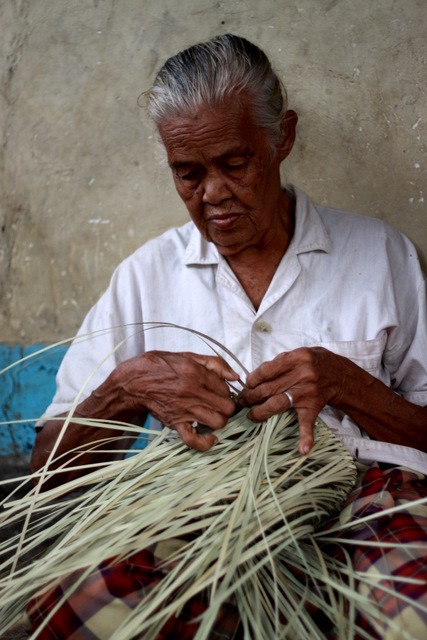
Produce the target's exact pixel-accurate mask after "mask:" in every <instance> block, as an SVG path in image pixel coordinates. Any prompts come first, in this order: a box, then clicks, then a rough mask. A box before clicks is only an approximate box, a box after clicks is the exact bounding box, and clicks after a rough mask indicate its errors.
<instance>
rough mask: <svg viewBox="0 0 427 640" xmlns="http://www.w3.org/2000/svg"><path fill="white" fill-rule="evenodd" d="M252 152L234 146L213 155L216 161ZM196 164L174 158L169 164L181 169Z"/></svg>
mask: <svg viewBox="0 0 427 640" xmlns="http://www.w3.org/2000/svg"><path fill="white" fill-rule="evenodd" d="M253 155H254V154H253V152H252V151H250V149H249V147H244V148H243V149H242V147H236V148H235V149H229V150H228V151H226V152H225V153H222V154H221V155H220V156H217V157H215V161H216V162H221V161H223V160H227V159H228V158H233V157H239V158H246V157H251V156H253ZM196 164H198V163H197V162H193V161H191V160H175V162H172V163H171V164H170V165H169V166H170V167H171V169H182V168H184V167H192V166H195V165H196Z"/></svg>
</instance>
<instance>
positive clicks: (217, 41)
mask: <svg viewBox="0 0 427 640" xmlns="http://www.w3.org/2000/svg"><path fill="white" fill-rule="evenodd" d="M148 106H149V110H150V113H151V115H152V117H153V118H154V121H155V123H156V125H157V127H158V131H159V133H160V137H161V139H162V142H163V145H164V147H165V150H166V153H167V157H168V162H169V166H170V168H171V171H172V176H173V180H174V183H175V187H176V189H177V191H178V194H179V195H180V197H181V198H182V200H183V201H184V203H185V205H186V207H187V210H188V212H189V215H190V218H191V221H190V222H188V223H187V224H185V225H184V226H183V227H181V228H178V229H172V230H170V231H168V232H166V233H165V234H163V235H162V236H161V237H159V238H157V239H155V240H153V241H150V242H148V243H147V244H146V245H144V246H143V247H141V248H140V249H139V250H138V251H136V253H135V254H134V255H132V256H131V257H129V258H128V259H127V260H125V261H124V262H123V263H122V264H121V265H120V266H119V267H118V269H117V270H116V271H115V273H114V275H113V278H112V280H111V283H110V286H109V288H108V290H107V291H106V292H105V294H104V295H103V296H102V298H101V299H100V300H99V302H98V303H97V304H96V305H95V306H94V307H93V309H92V310H91V311H90V313H89V314H88V316H87V317H86V319H85V321H84V323H83V325H82V328H81V330H80V335H81V336H82V337H81V338H80V339H77V340H76V341H75V342H74V344H73V345H72V347H71V348H70V349H69V351H68V353H67V355H66V357H65V359H64V362H63V364H62V366H61V369H60V371H59V374H58V387H57V393H56V395H55V398H54V400H53V403H52V405H51V406H50V407H49V409H48V410H47V412H46V419H45V420H46V421H45V423H44V425H43V427H42V428H41V430H40V431H39V433H38V435H37V440H36V445H35V448H34V453H33V468H34V469H38V468H40V467H41V466H42V465H43V464H44V463H45V461H46V459H47V457H48V455H49V452H50V451H51V450H52V448H53V447H54V445H55V442H56V440H57V437H58V433H59V431H60V429H61V423H60V422H58V421H57V420H56V421H49V419H48V418H49V416H59V415H63V414H64V413H65V412H66V411H67V410H68V409H69V408H70V406H71V404H72V403H73V401H74V399H75V397H76V396H77V394H78V393H79V392H80V390H81V389H82V386H83V384H84V388H83V392H82V396H81V397H82V398H83V399H82V400H81V401H80V403H79V404H78V406H77V408H76V410H75V415H76V416H78V417H79V418H83V419H84V418H103V419H114V420H125V421H140V420H144V419H145V417H146V416H147V415H148V414H150V415H151V416H153V417H154V419H156V420H157V421H158V422H159V423H162V424H167V425H168V426H170V427H172V428H173V429H175V430H176V431H177V433H178V434H179V436H180V438H181V439H182V440H183V441H184V442H185V443H186V444H187V445H188V446H189V447H192V448H194V449H197V450H200V451H204V450H207V449H209V448H210V447H212V446H214V445H215V443H216V437H215V431H216V430H218V429H221V428H223V427H224V426H225V424H226V422H227V420H228V418H229V417H230V416H231V415H232V414H233V412H234V411H235V404H234V402H233V401H232V400H231V399H230V393H229V386H228V384H227V382H232V381H235V380H238V378H239V372H236V371H235V370H234V368H232V367H231V366H230V364H228V363H227V362H226V361H225V360H222V359H220V358H218V357H216V356H212V355H209V352H208V350H207V348H206V346H205V345H204V344H203V343H202V342H200V341H199V342H196V339H195V337H194V336H193V335H192V334H189V333H186V332H183V331H178V330H173V329H163V330H154V329H153V330H150V331H146V332H143V331H141V329H140V326H141V324H140V323H144V322H155V321H164V322H167V323H176V324H179V325H183V326H186V327H191V328H193V329H195V330H197V331H201V332H203V333H205V334H208V335H210V336H212V337H214V338H215V339H217V340H219V341H220V342H222V343H223V344H224V345H226V346H227V347H228V349H230V350H231V351H232V352H233V353H234V354H235V355H236V356H237V357H238V358H239V359H240V360H241V362H242V363H243V364H244V365H245V366H246V367H247V369H248V370H249V371H251V373H250V374H249V375H248V376H247V379H246V380H245V388H244V391H243V393H242V395H241V403H242V404H243V405H246V406H250V407H251V410H250V413H249V416H250V417H251V419H252V420H254V421H262V420H265V419H266V418H268V417H269V416H271V415H273V414H275V413H278V412H281V411H285V410H287V409H289V407H290V406H291V407H292V406H293V407H295V410H296V412H297V415H298V419H299V429H300V444H299V449H300V452H301V454H305V453H307V452H308V451H309V450H310V448H311V446H312V444H313V425H314V422H315V419H316V417H317V416H318V415H319V414H320V415H321V416H322V418H323V419H324V421H325V422H326V423H327V424H328V425H329V426H330V427H331V428H332V429H333V430H334V431H335V432H336V433H337V435H338V436H339V437H340V438H341V440H342V442H343V444H344V445H345V446H346V447H347V448H348V449H349V450H350V451H351V452H352V453H353V455H354V456H355V457H356V458H357V459H359V460H360V461H362V462H363V463H365V464H367V465H368V470H367V472H366V474H367V475H366V476H365V479H364V480H363V479H362V485H361V486H362V490H363V486H364V484H363V483H364V482H365V485H366V483H369V482H371V481H372V476H369V473H371V474H372V473H374V474H375V478H376V482H379V483H380V484H381V491H385V490H387V491H388V490H390V491H391V489H389V484H390V474H391V473H392V472H395V467H400V471H399V478H400V485H399V486H400V487H401V489H402V490H403V487H405V491H406V490H408V491H409V493H408V494H407V495H408V496H409V499H415V498H417V497H418V496H419V495H421V493H417V492H416V491H415V490H414V489H413V488H411V489H407V487H409V486H410V485H411V483H412V482H413V480H414V478H416V479H417V481H418V483H419V486H420V487H422V486H424V487H425V483H424V485H423V481H424V476H423V474H424V473H426V472H427V455H426V453H423V451H424V452H425V451H426V427H427V406H426V405H427V314H426V296H425V282H424V278H423V276H422V273H421V270H420V267H419V264H418V261H417V258H416V252H415V250H414V248H413V246H412V244H411V243H410V242H409V241H408V239H407V238H405V237H404V236H403V235H402V234H401V233H399V232H398V231H396V230H394V229H392V228H390V227H388V226H387V225H385V224H384V223H382V222H380V221H379V220H374V219H369V218H366V217H363V216H357V215H354V214H349V213H346V212H342V211H336V210H332V209H328V208H325V207H319V206H316V205H314V204H313V203H312V202H311V201H310V200H309V198H308V197H307V196H306V195H305V194H304V193H302V192H301V191H300V190H298V189H297V188H296V187H293V186H291V185H286V186H282V184H281V180H280V172H279V170H280V165H281V163H282V161H283V160H285V159H286V157H287V156H288V155H289V153H290V152H291V150H292V146H293V143H294V139H295V129H296V125H297V115H296V114H295V112H294V111H291V110H287V106H286V97H285V95H284V92H283V90H282V88H281V84H280V81H279V80H278V78H277V76H276V75H275V73H274V72H273V71H272V69H271V66H270V63H269V61H268V59H267V58H266V56H265V54H264V53H263V52H262V51H260V50H259V49H258V48H257V47H256V46H255V45H253V44H251V43H249V42H248V41H246V40H244V39H242V38H238V37H236V36H232V35H224V36H220V37H218V38H214V39H212V40H211V41H209V42H207V43H204V44H200V45H195V46H193V47H191V48H190V49H188V50H186V51H183V52H180V53H178V54H177V55H175V56H173V57H172V58H170V59H169V60H168V61H167V62H166V63H165V65H164V66H163V67H162V69H161V70H160V71H159V73H158V75H157V77H156V79H155V82H154V85H153V87H152V89H151V91H150V92H149V94H148ZM107 329H110V330H109V331H107ZM87 335H91V336H92V337H91V338H90V341H89V342H88V338H84V339H83V337H84V336H87ZM196 423H200V424H203V425H207V426H208V427H210V429H211V430H210V431H208V432H206V431H203V432H201V431H200V430H198V429H196V428H194V425H195V424H196ZM98 431H99V430H98V429H96V428H94V427H89V426H82V425H81V424H73V423H70V424H69V426H68V428H67V430H66V432H65V434H64V436H63V437H62V439H61V441H60V443H59V444H58V448H57V454H63V453H66V452H67V451H68V450H71V449H73V448H74V447H75V446H77V445H79V446H80V447H82V446H84V445H85V444H90V443H91V442H93V441H96V440H97V439H98V438H99V437H100V436H99V433H98ZM116 433H117V432H116V431H115V432H112V433H111V434H107V436H108V435H115V434H116ZM102 437H106V433H105V430H103V431H102ZM110 446H111V445H109V447H110ZM105 455H106V456H107V455H110V454H107V453H106V454H105ZM93 456H94V454H89V453H88V454H86V457H85V458H84V461H86V462H91V461H92V459H93ZM97 456H98V457H97V458H96V460H97V461H99V453H98V454H97ZM378 463H379V464H378ZM73 473H74V472H73V471H72V470H71V471H70V472H69V474H68V475H69V477H72V475H73ZM405 483H407V484H405ZM421 490H422V489H420V491H421ZM390 496H391V494H390ZM390 499H391V500H392V501H393V500H394V497H393V496H391V497H390ZM408 508H409V507H408ZM412 520H413V528H414V532H413V537H414V540H415V542H416V541H420V540H424V541H425V539H426V534H425V530H423V527H425V524H426V518H425V517H424V518H423V517H422V515H420V514H418V515H417V516H415V515H414V516H413V518H412ZM390 526H391V527H393V526H394V525H393V524H391V525H390ZM411 526H412V525H411ZM394 534H395V540H396V543H397V542H398V541H399V531H397V530H395V531H394ZM416 553H417V558H420V560H419V563H420V564H421V562H422V560H421V556H420V551H419V549H418V550H417V552H416ZM399 562H400V565H402V566H403V565H405V564H407V562H408V558H407V557H406V558H405V557H403V558H401V559H400V560H399ZM356 568H357V563H356ZM392 570H393V571H395V570H396V571H397V570H398V567H396V566H393V567H392ZM423 575H424V574H423ZM417 577H422V576H421V574H420V573H417ZM424 579H427V576H425V575H424ZM421 595H422V594H420V597H421ZM424 596H425V590H424ZM411 597H413V596H411ZM408 608H409V605H408ZM423 624H425V622H424V623H423ZM83 627H84V624H83V623H82V627H81V628H80V627H79V630H78V631H76V633H80V634H81V635H76V636H73V637H76V638H77V637H79V638H80V637H81V638H85V637H86V635H84V630H83V631H82V629H83ZM57 637H63V636H60V635H58V636H57ZM87 637H89V635H88V636H87ZM90 637H93V636H90ZM171 637H172V636H171ZM173 637H180V636H179V635H176V636H173ZM414 637H416V636H414Z"/></svg>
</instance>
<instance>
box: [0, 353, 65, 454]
mask: <svg viewBox="0 0 427 640" xmlns="http://www.w3.org/2000/svg"><path fill="white" fill-rule="evenodd" d="M47 346H48V345H46V344H36V345H31V346H28V347H22V346H19V345H15V346H11V345H1V344H0V372H1V373H0V456H10V455H13V456H19V455H27V454H29V453H30V451H31V449H32V447H33V444H34V438H35V432H34V424H35V421H36V420H37V419H38V418H39V417H40V416H41V415H42V414H43V412H44V410H45V409H46V407H47V406H48V404H49V403H50V401H51V399H52V396H53V394H54V392H55V375H56V372H57V371H58V367H59V365H60V363H61V360H62V358H63V357H64V354H65V352H66V350H67V347H66V346H60V347H55V348H51V349H48V350H47V351H45V352H43V353H41V354H39V355H34V356H33V357H31V358H28V359H27V360H24V361H23V362H21V363H19V364H17V365H16V366H14V367H12V368H10V369H8V370H7V371H3V370H4V369H5V368H6V367H9V365H11V364H14V363H15V362H18V361H20V360H22V359H23V358H26V357H27V356H30V355H31V354H37V352H38V351H40V350H41V349H43V348H45V347H47ZM15 421H18V422H15ZM20 421H22V422H20Z"/></svg>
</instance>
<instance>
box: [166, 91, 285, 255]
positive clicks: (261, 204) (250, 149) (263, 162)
mask: <svg viewBox="0 0 427 640" xmlns="http://www.w3.org/2000/svg"><path fill="white" fill-rule="evenodd" d="M159 132H160V135H161V137H162V140H163V143H164V145H165V148H166V151H167V155H168V161H169V165H170V167H171V169H172V174H173V178H174V181H175V186H176V189H177V191H178V194H179V195H180V197H181V198H182V200H183V201H184V202H185V204H186V207H187V209H188V212H189V214H190V216H191V219H192V220H193V222H194V223H195V225H196V226H197V227H198V229H199V231H200V232H201V234H202V235H203V237H204V238H206V239H207V240H208V241H210V242H213V243H214V244H215V245H216V246H217V248H218V250H219V252H220V253H222V254H223V255H224V256H226V257H231V256H234V255H236V254H239V253H240V252H242V251H245V250H246V249H248V248H250V247H263V246H267V245H268V243H269V241H270V240H271V238H274V235H275V233H276V227H277V225H280V224H281V222H280V214H281V208H283V202H282V200H283V192H282V190H281V187H280V174H279V166H280V162H281V161H282V160H283V158H284V157H285V156H286V155H287V154H288V153H289V151H290V149H291V147H292V143H290V146H289V149H288V150H287V151H284V150H283V149H282V150H279V151H278V152H275V153H274V154H273V153H272V152H271V149H270V147H269V146H268V141H267V138H266V134H265V131H264V130H263V129H262V128H260V127H258V126H255V125H254V123H253V122H252V118H251V116H250V114H249V112H248V110H247V108H245V107H244V106H242V104H240V103H239V101H238V100H235V101H230V102H229V103H227V104H225V105H222V106H220V107H215V108H214V107H209V106H203V107H200V108H199V109H197V110H196V111H195V112H194V113H188V114H184V115H177V116H171V117H169V118H166V119H164V120H163V121H162V122H161V123H160V125H159Z"/></svg>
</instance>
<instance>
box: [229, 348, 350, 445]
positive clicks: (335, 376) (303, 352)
mask: <svg viewBox="0 0 427 640" xmlns="http://www.w3.org/2000/svg"><path fill="white" fill-rule="evenodd" d="M346 362H347V361H346V359H345V358H343V357H342V356H338V355H336V354H334V353H332V352H331V351H328V350H327V349H324V348H322V347H311V348H308V347H302V348H300V349H295V350H294V351H289V352H287V353H281V354H280V355H278V356H277V357H276V358H274V360H271V361H270V362H265V363H264V364H262V365H261V366H259V367H258V368H257V369H255V371H253V372H252V373H250V374H249V376H248V378H247V380H246V388H245V389H244V391H243V392H242V394H241V404H243V405H245V406H252V409H251V410H250V412H249V414H248V415H249V417H250V418H251V419H252V420H254V421H255V422H262V421H263V420H267V418H270V417H271V416H272V415H274V414H277V413H280V412H283V411H287V410H288V409H289V404H290V403H289V399H288V398H287V397H286V395H284V393H283V392H284V391H288V392H289V393H290V394H291V395H292V398H293V403H294V407H295V411H296V412H297V415H298V422H299V432H300V441H299V451H300V453H301V454H303V455H304V454H307V453H308V452H309V451H310V449H311V447H312V446H313V427H314V423H315V421H316V418H317V416H318V414H319V412H320V411H321V410H322V409H323V407H324V406H325V405H326V404H330V405H336V404H338V403H339V399H340V397H341V395H342V388H343V384H344V379H345V376H346V365H345V363H346Z"/></svg>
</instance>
